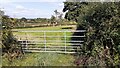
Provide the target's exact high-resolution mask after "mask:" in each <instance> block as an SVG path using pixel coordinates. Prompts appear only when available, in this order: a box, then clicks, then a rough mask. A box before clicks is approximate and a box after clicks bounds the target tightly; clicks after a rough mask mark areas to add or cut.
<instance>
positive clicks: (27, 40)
mask: <svg viewBox="0 0 120 68" xmlns="http://www.w3.org/2000/svg"><path fill="white" fill-rule="evenodd" d="M18 41H19V42H34V43H35V42H44V40H18ZM46 41H47V42H64V41H61V40H46ZM66 42H69V43H70V42H84V41H67V40H66Z"/></svg>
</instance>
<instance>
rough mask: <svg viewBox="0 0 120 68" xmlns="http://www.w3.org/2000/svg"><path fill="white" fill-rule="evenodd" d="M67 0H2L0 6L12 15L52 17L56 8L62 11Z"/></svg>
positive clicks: (7, 13) (19, 16)
mask: <svg viewBox="0 0 120 68" xmlns="http://www.w3.org/2000/svg"><path fill="white" fill-rule="evenodd" d="M64 1H65V0H0V8H2V10H4V12H5V15H9V16H10V17H17V18H21V17H26V18H38V17H39V18H50V17H51V15H54V10H56V9H57V10H58V11H59V12H62V9H63V6H64V4H63V2H64Z"/></svg>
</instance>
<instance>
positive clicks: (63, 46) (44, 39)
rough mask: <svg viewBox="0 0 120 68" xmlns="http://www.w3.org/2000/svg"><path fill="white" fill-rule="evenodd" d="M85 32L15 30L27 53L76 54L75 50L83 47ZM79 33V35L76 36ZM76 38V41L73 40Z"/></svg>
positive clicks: (14, 32)
mask: <svg viewBox="0 0 120 68" xmlns="http://www.w3.org/2000/svg"><path fill="white" fill-rule="evenodd" d="M84 32H85V30H67V31H66V30H64V31H53V30H51V31H48V30H47V31H41V30H33V31H31V30H29V31H28V30H13V34H14V35H15V37H16V38H17V39H18V41H19V43H20V45H21V46H22V49H23V50H24V51H25V52H57V53H76V52H75V49H77V48H78V47H79V46H81V45H82V43H83V42H84V41H83V40H79V38H84V37H85V35H79V33H84ZM74 33H77V34H78V35H74ZM72 38H75V39H76V40H74V39H72Z"/></svg>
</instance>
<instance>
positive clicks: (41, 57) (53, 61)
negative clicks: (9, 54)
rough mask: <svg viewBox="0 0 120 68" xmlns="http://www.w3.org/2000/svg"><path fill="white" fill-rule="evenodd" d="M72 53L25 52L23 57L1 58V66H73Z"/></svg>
mask: <svg viewBox="0 0 120 68" xmlns="http://www.w3.org/2000/svg"><path fill="white" fill-rule="evenodd" d="M73 62H74V59H73V56H72V55H69V54H67V55H65V54H58V53H27V54H26V55H25V57H24V58H23V59H17V60H13V62H9V61H8V60H7V59H3V62H2V65H3V66H74V64H73Z"/></svg>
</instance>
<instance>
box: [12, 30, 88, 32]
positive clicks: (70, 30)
mask: <svg viewBox="0 0 120 68" xmlns="http://www.w3.org/2000/svg"><path fill="white" fill-rule="evenodd" d="M12 31H13V32H86V30H76V31H75V30H68V31H52V30H50V31H41V30H34V31H28V30H12Z"/></svg>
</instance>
